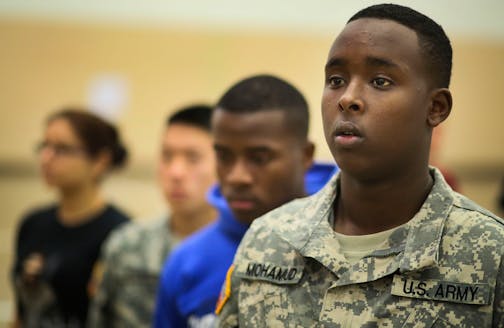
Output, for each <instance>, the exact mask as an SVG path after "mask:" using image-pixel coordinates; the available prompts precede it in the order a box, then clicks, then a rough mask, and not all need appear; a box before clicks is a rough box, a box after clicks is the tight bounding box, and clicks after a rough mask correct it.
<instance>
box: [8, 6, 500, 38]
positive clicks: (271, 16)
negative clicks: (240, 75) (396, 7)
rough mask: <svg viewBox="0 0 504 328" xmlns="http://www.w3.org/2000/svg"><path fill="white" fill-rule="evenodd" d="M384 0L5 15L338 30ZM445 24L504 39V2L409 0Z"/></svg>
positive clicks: (54, 9)
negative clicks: (361, 11)
mask: <svg viewBox="0 0 504 328" xmlns="http://www.w3.org/2000/svg"><path fill="white" fill-rule="evenodd" d="M380 2H381V1H364V0H354V1H350V0H347V1H341V0H340V1H338V0H248V1H243V0H142V1H139V0H86V1H76V0H45V1H40V0H0V19H2V18H29V19H31V18H35V19H46V20H54V21H71V22H81V23H100V24H101V23H107V24H127V25H133V24H136V25H143V26H188V27H192V28H205V29H231V30H236V29H241V30H261V29H268V30H271V29H275V30H280V31H287V32H292V33H307V34H311V33H315V34H334V33H335V31H337V30H338V29H339V28H340V27H341V26H342V25H343V24H344V22H345V21H346V20H347V19H348V18H349V17H350V16H351V15H352V14H354V13H355V12H356V11H358V10H359V9H361V8H364V7H365V6H368V5H370V4H374V3H380ZM390 2H394V3H399V4H403V5H406V6H410V7H412V8H414V9H416V10H419V11H421V12H423V13H425V14H427V15H428V16H430V17H432V18H434V19H435V20H436V21H437V22H439V23H441V25H443V27H444V28H445V30H446V31H447V33H448V34H449V35H450V36H463V37H475V38H479V39H490V40H498V41H503V42H504V19H503V18H502V15H503V13H504V1H501V0H480V1H473V0H416V1H414V0H404V1H390Z"/></svg>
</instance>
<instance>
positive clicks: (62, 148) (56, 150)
mask: <svg viewBox="0 0 504 328" xmlns="http://www.w3.org/2000/svg"><path fill="white" fill-rule="evenodd" d="M49 149H50V150H51V152H52V153H53V154H54V155H55V156H61V157H65V156H75V155H79V154H81V153H83V152H84V149H83V148H82V147H79V146H72V145H65V144H62V143H60V144H58V143H54V144H53V143H50V142H46V141H43V142H41V143H39V144H38V145H37V146H36V147H35V153H36V154H38V155H40V154H41V153H42V152H43V151H45V150H49Z"/></svg>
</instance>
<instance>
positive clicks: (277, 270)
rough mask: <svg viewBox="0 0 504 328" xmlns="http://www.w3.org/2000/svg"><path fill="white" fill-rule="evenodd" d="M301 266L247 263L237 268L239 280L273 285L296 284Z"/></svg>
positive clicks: (301, 270)
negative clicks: (258, 281) (260, 281)
mask: <svg viewBox="0 0 504 328" xmlns="http://www.w3.org/2000/svg"><path fill="white" fill-rule="evenodd" d="M303 269H304V268H303V267H301V266H281V265H276V264H272V263H260V262H248V263H246V264H243V265H241V266H240V267H239V269H238V270H237V271H236V275H237V276H238V277H240V278H245V279H253V280H262V281H268V282H271V283H274V284H297V283H298V282H299V280H300V279H301V277H302V276H303Z"/></svg>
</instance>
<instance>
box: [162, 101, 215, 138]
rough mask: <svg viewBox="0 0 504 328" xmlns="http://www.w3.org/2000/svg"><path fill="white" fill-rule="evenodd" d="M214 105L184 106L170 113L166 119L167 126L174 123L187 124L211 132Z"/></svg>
mask: <svg viewBox="0 0 504 328" xmlns="http://www.w3.org/2000/svg"><path fill="white" fill-rule="evenodd" d="M211 117H212V106H210V105H205V104H198V105H191V106H186V107H183V108H181V109H179V110H177V111H176V112H175V113H173V114H172V115H170V116H169V117H168V119H167V120H166V126H170V125H172V124H185V125H190V126H194V127H197V128H200V129H203V130H205V131H207V132H210V130H211V127H210V121H211Z"/></svg>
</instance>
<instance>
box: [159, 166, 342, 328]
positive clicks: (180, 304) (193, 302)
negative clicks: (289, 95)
mask: <svg viewBox="0 0 504 328" xmlns="http://www.w3.org/2000/svg"><path fill="white" fill-rule="evenodd" d="M336 171H337V168H336V167H335V166H334V165H333V164H314V165H313V166H312V168H310V170H308V172H307V173H306V175H305V188H306V192H307V194H309V195H311V194H313V193H315V192H317V191H318V190H320V189H321V188H322V187H323V186H324V185H325V184H326V182H327V181H329V179H330V178H331V177H332V176H333V174H334V173H336ZM208 200H209V202H210V203H211V204H212V205H213V206H214V207H215V208H217V209H218V211H219V218H218V219H217V221H216V222H214V223H211V224H210V225H208V226H207V227H205V228H203V229H201V230H200V231H198V232H196V233H195V234H193V235H192V236H190V237H188V238H187V239H186V240H185V241H184V242H183V243H181V244H180V245H179V247H177V249H175V250H174V251H173V252H172V254H171V255H170V257H169V259H168V260H167V261H166V262H165V265H164V267H163V271H162V273H161V280H160V285H159V290H158V297H157V304H156V313H155V318H154V319H155V322H154V326H155V327H158V328H160V327H173V328H182V327H208V326H209V325H208V324H210V323H211V322H213V319H214V314H213V313H214V310H215V305H216V303H217V299H218V297H219V293H220V290H221V286H222V283H223V282H224V279H225V277H226V271H227V269H228V268H229V266H230V265H231V264H232V262H233V258H234V255H235V253H236V249H237V248H238V245H239V244H240V241H241V239H242V237H243V235H244V234H245V232H246V231H247V229H248V225H245V224H242V223H240V222H239V221H237V220H236V219H235V218H234V216H233V213H232V212H231V210H230V208H229V207H228V205H227V203H226V201H225V199H224V198H223V197H222V195H221V193H220V190H219V188H218V187H217V186H215V187H213V188H212V189H211V190H210V192H209V193H208Z"/></svg>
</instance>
